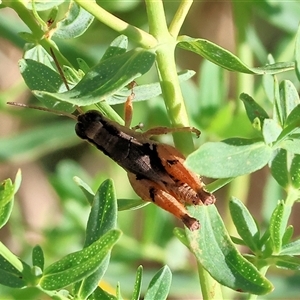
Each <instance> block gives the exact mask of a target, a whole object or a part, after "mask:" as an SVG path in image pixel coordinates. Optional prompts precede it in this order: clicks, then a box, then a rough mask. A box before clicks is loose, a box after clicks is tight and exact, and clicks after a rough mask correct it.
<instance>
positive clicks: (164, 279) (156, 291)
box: [144, 266, 172, 300]
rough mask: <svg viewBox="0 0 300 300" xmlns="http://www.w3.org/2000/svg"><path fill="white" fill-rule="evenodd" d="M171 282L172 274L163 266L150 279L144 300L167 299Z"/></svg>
mask: <svg viewBox="0 0 300 300" xmlns="http://www.w3.org/2000/svg"><path fill="white" fill-rule="evenodd" d="M171 281H172V273H171V271H170V269H169V267H167V266H165V267H163V268H162V269H160V270H159V271H158V272H157V273H156V274H155V275H154V277H153V278H152V280H151V282H150V284H149V286H148V288H147V291H146V294H145V297H144V300H153V299H159V300H164V299H167V297H168V294H169V290H170V286H171Z"/></svg>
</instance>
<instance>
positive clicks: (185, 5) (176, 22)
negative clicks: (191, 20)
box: [169, 0, 193, 38]
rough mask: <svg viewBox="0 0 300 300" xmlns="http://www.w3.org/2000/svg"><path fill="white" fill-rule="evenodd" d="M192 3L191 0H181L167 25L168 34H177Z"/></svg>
mask: <svg viewBox="0 0 300 300" xmlns="http://www.w3.org/2000/svg"><path fill="white" fill-rule="evenodd" d="M192 4H193V0H182V1H181V2H180V5H179V7H178V9H177V11H176V13H175V15H174V18H173V20H172V22H171V24H170V26H169V32H170V34H171V35H172V36H173V37H174V38H175V37H177V36H178V34H179V31H180V29H181V27H182V24H183V22H184V20H185V18H186V16H187V14H188V12H189V10H190V8H191V6H192Z"/></svg>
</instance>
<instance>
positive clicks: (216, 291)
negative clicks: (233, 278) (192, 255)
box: [198, 263, 223, 300]
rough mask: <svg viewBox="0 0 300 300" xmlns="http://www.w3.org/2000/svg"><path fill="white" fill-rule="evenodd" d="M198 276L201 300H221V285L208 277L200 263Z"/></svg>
mask: <svg viewBox="0 0 300 300" xmlns="http://www.w3.org/2000/svg"><path fill="white" fill-rule="evenodd" d="M198 275H199V279H200V285H201V292H202V298H203V300H220V299H223V295H222V290H221V285H220V284H219V283H218V282H217V281H216V280H215V279H213V278H212V277H211V276H210V275H209V273H208V272H207V271H206V270H205V269H204V268H203V267H202V265H201V264H200V263H198Z"/></svg>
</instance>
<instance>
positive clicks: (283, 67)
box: [178, 36, 295, 75]
mask: <svg viewBox="0 0 300 300" xmlns="http://www.w3.org/2000/svg"><path fill="white" fill-rule="evenodd" d="M178 46H179V47H180V48H182V49H185V50H188V51H192V52H194V53H197V54H199V55H201V56H203V57H204V58H206V59H208V60H210V61H212V62H213V63H215V64H217V65H219V66H221V67H222V68H224V69H227V70H229V71H236V72H241V73H247V74H259V75H264V74H276V73H280V72H284V71H288V70H292V69H294V67H295V64H294V63H293V62H290V63H276V64H272V65H266V66H264V67H259V68H250V67H248V66H247V65H246V64H244V63H243V62H242V61H241V60H240V59H239V58H238V57H236V56H235V55H234V54H232V53H231V52H229V51H228V50H226V49H224V48H222V47H220V46H218V45H216V44H214V43H212V42H210V41H208V40H205V39H199V38H191V37H188V36H181V37H180V38H179V43H178Z"/></svg>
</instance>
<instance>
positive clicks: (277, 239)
mask: <svg viewBox="0 0 300 300" xmlns="http://www.w3.org/2000/svg"><path fill="white" fill-rule="evenodd" d="M290 209H291V208H290V207H288V206H287V205H285V203H284V201H279V203H278V204H277V206H276V208H275V209H274V211H273V213H272V216H271V220H270V226H269V231H270V238H271V241H272V248H273V253H274V254H278V253H280V251H281V246H282V237H283V235H284V232H285V228H286V224H287V219H288V216H289V215H290Z"/></svg>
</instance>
